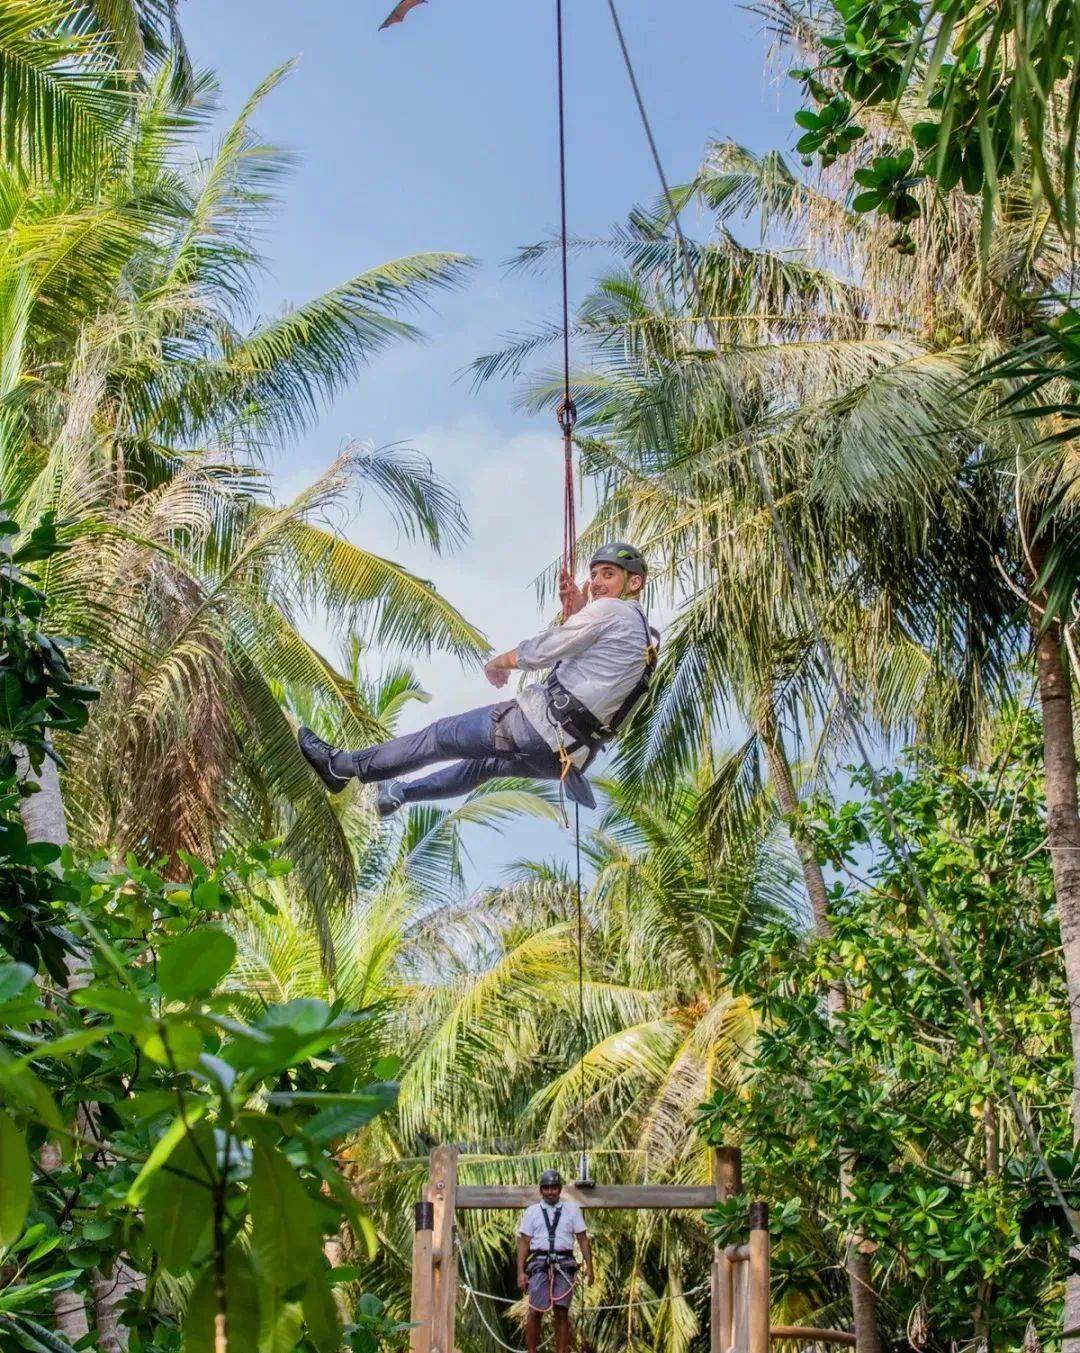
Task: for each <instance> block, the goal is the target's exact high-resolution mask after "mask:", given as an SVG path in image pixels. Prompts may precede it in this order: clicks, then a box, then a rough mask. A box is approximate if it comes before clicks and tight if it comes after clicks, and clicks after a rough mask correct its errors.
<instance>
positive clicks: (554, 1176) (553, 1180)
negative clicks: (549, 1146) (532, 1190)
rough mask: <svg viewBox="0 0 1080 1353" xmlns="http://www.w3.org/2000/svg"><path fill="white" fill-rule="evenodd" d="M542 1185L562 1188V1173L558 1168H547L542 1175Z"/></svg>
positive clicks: (544, 1187)
mask: <svg viewBox="0 0 1080 1353" xmlns="http://www.w3.org/2000/svg"><path fill="white" fill-rule="evenodd" d="M540 1187H541V1188H542V1189H561V1188H562V1175H561V1174H560V1173H559V1172H558V1170H545V1171H544V1173H543V1174H542V1175H541V1176H540Z"/></svg>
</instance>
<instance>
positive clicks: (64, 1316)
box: [13, 746, 90, 1344]
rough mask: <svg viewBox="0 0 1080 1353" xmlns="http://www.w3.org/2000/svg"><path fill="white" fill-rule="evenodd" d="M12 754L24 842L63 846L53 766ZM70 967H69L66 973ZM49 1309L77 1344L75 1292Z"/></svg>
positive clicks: (83, 1324) (51, 1155)
mask: <svg viewBox="0 0 1080 1353" xmlns="http://www.w3.org/2000/svg"><path fill="white" fill-rule="evenodd" d="M13 751H14V752H15V760H16V763H17V765H18V771H19V778H20V779H21V780H23V781H25V782H26V783H28V784H35V785H37V786H38V792H37V793H36V794H31V795H30V797H29V798H26V799H20V800H19V816H20V817H21V818H22V824H23V829H24V830H25V832H26V837H27V840H28V841H30V842H31V843H33V842H35V841H51V842H52V843H53V844H54V845H57V846H66V845H67V843H68V830H67V818H66V817H65V816H64V800H63V797H62V796H61V793H60V776H59V774H58V773H57V770H56V763H55V762H54V761H52V760H49V759H48V758H47V759H46V761H45V764H44V765H43V766H42V768H41V772H40V774H35V773H34V771H33V770H32V769H31V766H30V762H29V761H28V760H27V757H26V753H25V752H24V751H23V750H22V749H21V748H20V747H17V746H16V747H15V748H13ZM70 966H71V965H70V964H69V970H70ZM61 1164H62V1159H61V1155H60V1148H59V1147H58V1146H56V1145H54V1144H53V1143H52V1142H48V1143H46V1145H45V1146H43V1147H42V1148H41V1165H42V1168H43V1169H45V1170H48V1171H49V1172H50V1173H51V1172H53V1171H55V1170H58V1169H59V1168H60V1166H61ZM52 1308H53V1325H54V1328H55V1331H56V1333H57V1334H59V1335H60V1337H61V1338H63V1339H66V1340H67V1341H68V1343H70V1344H75V1343H78V1341H79V1340H80V1339H83V1338H85V1337H86V1335H87V1334H88V1333H89V1332H90V1325H89V1322H88V1320H87V1318H86V1303H85V1302H84V1301H83V1299H82V1297H81V1296H80V1295H79V1293H78V1292H76V1291H74V1290H72V1289H68V1291H66V1292H55V1293H54V1294H53V1298H52Z"/></svg>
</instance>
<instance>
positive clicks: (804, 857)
mask: <svg viewBox="0 0 1080 1353" xmlns="http://www.w3.org/2000/svg"><path fill="white" fill-rule="evenodd" d="M758 732H759V735H760V737H761V741H762V745H763V746H764V749H765V759H766V761H767V762H768V765H769V775H770V778H771V780H772V783H773V788H774V790H775V791H776V797H777V800H778V802H779V804H780V808H781V811H782V812H783V813H784V815H785V817H786V818H787V819H788V821H789V822H790V823H791V835H792V840H793V841H794V843H795V849H796V851H797V853H798V856H799V863H800V865H801V866H802V873H803V881H804V883H805V886H806V894H807V897H808V898H809V899H810V907H811V910H812V911H813V915H814V929H815V931H816V932H817V934H818V935H820V936H821V937H822V938H824V939H828V938H829V936H831V934H832V922H831V920H830V919H829V905H828V890H827V888H826V886H825V875H824V873H823V872H822V868H821V865H820V864H819V863H818V859H817V856H816V854H815V853H814V848H813V845H812V843H811V842H810V841H809V839H808V838H807V836H806V834H805V832H803V831H801V830H800V828H799V825H798V809H799V799H798V795H797V794H796V792H795V777H794V776H793V775H792V773H791V763H790V762H789V761H788V758H787V751H786V749H785V748H784V742H783V738H782V737H781V736H780V730H779V727H778V726H777V722H776V708H775V705H774V702H773V696H772V692H771V691H768V692H766V693H765V695H764V696H763V697H762V700H761V712H760V715H759V723H758ZM846 1002H847V997H846V993H845V991H844V987H843V984H842V983H841V982H835V983H833V984H832V985H831V986H830V987H829V1021H830V1023H835V1021H836V1019H837V1016H838V1015H839V1014H840V1013H841V1012H842V1011H843V1010H844V1008H845V1006H846ZM851 1178H852V1168H851V1158H850V1155H849V1154H848V1153H847V1152H844V1153H842V1155H841V1158H840V1197H841V1200H844V1199H847V1198H849V1197H850V1196H851ZM844 1268H845V1270H846V1271H847V1275H848V1283H849V1286H850V1289H851V1313H852V1318H853V1321H854V1325H855V1338H856V1340H857V1344H856V1349H857V1353H881V1349H882V1344H881V1336H880V1334H879V1333H878V1323H877V1293H876V1291H875V1290H874V1286H873V1282H872V1275H871V1271H870V1256H869V1255H868V1254H864V1253H863V1252H862V1250H861V1248H860V1237H859V1236H857V1235H850V1236H848V1237H847V1239H846V1242H845V1249H844Z"/></svg>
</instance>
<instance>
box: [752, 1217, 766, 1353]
mask: <svg viewBox="0 0 1080 1353" xmlns="http://www.w3.org/2000/svg"><path fill="white" fill-rule="evenodd" d="M769 1259H770V1257H769V1209H768V1207H767V1206H766V1205H765V1204H764V1203H751V1204H750V1260H749V1263H748V1265H747V1267H748V1269H749V1274H748V1288H747V1296H748V1298H749V1315H750V1327H749V1340H748V1349H747V1353H769V1306H770V1303H771V1301H772V1296H771V1283H770V1280H769V1279H770V1273H769Z"/></svg>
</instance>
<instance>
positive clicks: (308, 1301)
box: [304, 1273, 341, 1353]
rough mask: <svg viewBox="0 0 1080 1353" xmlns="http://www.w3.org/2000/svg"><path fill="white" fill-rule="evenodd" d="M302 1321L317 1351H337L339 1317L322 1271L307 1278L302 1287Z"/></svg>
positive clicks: (324, 1352)
mask: <svg viewBox="0 0 1080 1353" xmlns="http://www.w3.org/2000/svg"><path fill="white" fill-rule="evenodd" d="M304 1321H305V1323H306V1324H307V1332H308V1338H309V1339H310V1340H311V1342H312V1343H313V1344H314V1345H315V1347H316V1348H317V1349H318V1350H319V1353H338V1350H339V1349H340V1348H341V1317H340V1315H339V1314H338V1308H337V1302H336V1301H335V1300H334V1293H333V1291H332V1290H331V1288H330V1286H329V1285H328V1283H327V1282H326V1278H325V1275H324V1274H322V1273H316V1274H315V1275H314V1276H313V1277H311V1278H309V1279H308V1281H307V1283H306V1285H305V1287H304Z"/></svg>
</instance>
